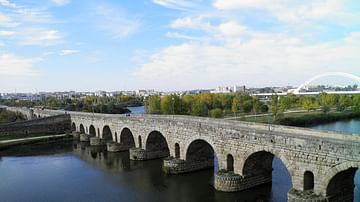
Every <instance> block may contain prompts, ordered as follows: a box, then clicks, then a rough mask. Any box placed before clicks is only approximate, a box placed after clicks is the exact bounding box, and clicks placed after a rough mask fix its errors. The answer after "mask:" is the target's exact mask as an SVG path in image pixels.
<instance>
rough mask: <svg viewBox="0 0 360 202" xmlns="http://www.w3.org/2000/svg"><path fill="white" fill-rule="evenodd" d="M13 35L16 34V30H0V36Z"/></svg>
mask: <svg viewBox="0 0 360 202" xmlns="http://www.w3.org/2000/svg"><path fill="white" fill-rule="evenodd" d="M13 35H15V32H13V31H5V30H2V31H0V36H13Z"/></svg>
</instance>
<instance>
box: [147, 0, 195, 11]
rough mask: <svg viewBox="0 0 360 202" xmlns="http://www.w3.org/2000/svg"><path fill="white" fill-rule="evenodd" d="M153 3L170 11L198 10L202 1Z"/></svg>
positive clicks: (161, 1) (156, 0)
mask: <svg viewBox="0 0 360 202" xmlns="http://www.w3.org/2000/svg"><path fill="white" fill-rule="evenodd" d="M152 2H153V3H154V4H158V5H160V6H163V7H166V8H170V9H177V10H191V9H194V8H197V7H198V4H197V3H199V2H201V0H193V1H189V0H152Z"/></svg>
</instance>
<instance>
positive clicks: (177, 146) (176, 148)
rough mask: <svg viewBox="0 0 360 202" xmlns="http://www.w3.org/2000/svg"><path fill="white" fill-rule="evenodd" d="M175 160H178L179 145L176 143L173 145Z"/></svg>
mask: <svg viewBox="0 0 360 202" xmlns="http://www.w3.org/2000/svg"><path fill="white" fill-rule="evenodd" d="M175 158H177V159H179V158H180V145H179V144H178V143H175Z"/></svg>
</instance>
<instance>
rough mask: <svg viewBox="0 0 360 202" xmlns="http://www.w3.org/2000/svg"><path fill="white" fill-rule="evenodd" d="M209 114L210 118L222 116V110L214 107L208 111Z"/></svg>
mask: <svg viewBox="0 0 360 202" xmlns="http://www.w3.org/2000/svg"><path fill="white" fill-rule="evenodd" d="M210 116H211V117H212V118H222V117H223V116H224V115H223V112H222V110H221V109H219V108H216V109H212V110H211V111H210Z"/></svg>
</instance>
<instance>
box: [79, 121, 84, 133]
mask: <svg viewBox="0 0 360 202" xmlns="http://www.w3.org/2000/svg"><path fill="white" fill-rule="evenodd" d="M80 133H82V134H85V128H84V125H83V124H82V123H81V124H80Z"/></svg>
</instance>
